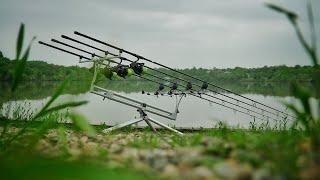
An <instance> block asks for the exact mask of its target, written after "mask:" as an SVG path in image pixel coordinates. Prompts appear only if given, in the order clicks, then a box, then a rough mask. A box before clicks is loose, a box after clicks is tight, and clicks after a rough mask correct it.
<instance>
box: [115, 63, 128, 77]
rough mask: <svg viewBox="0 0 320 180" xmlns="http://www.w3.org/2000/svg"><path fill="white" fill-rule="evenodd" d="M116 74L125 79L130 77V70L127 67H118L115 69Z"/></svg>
mask: <svg viewBox="0 0 320 180" xmlns="http://www.w3.org/2000/svg"><path fill="white" fill-rule="evenodd" d="M114 72H116V73H117V75H118V76H120V77H122V78H125V77H126V76H128V75H129V76H130V75H131V74H130V68H129V66H127V65H118V66H116V67H115V68H114Z"/></svg>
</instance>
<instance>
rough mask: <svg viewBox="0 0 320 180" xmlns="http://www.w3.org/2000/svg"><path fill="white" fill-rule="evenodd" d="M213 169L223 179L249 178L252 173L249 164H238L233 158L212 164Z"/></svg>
mask: <svg viewBox="0 0 320 180" xmlns="http://www.w3.org/2000/svg"><path fill="white" fill-rule="evenodd" d="M213 170H214V172H215V173H216V174H217V175H218V176H219V177H220V178H223V179H251V177H252V173H253V170H252V167H251V166H250V165H248V164H241V165H240V164H238V163H236V162H235V161H234V160H229V161H225V162H221V163H218V164H216V165H214V167H213Z"/></svg>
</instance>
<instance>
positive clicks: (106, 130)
mask: <svg viewBox="0 0 320 180" xmlns="http://www.w3.org/2000/svg"><path fill="white" fill-rule="evenodd" d="M143 120H144V119H142V118H140V119H133V120H130V121H127V122H124V123H121V124H118V125H115V126H113V127H110V128H107V129H104V130H103V132H104V133H109V132H111V131H114V130H116V129H120V128H123V127H126V126H130V125H132V124H135V123H138V122H140V121H143Z"/></svg>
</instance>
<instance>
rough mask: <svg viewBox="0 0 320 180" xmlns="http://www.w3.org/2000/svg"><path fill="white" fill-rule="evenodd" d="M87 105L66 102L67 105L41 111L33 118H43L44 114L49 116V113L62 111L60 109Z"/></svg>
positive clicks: (82, 102) (83, 102)
mask: <svg viewBox="0 0 320 180" xmlns="http://www.w3.org/2000/svg"><path fill="white" fill-rule="evenodd" d="M87 103H88V101H80V102H67V103H64V104H61V105H57V106H55V107H52V108H49V109H47V110H44V111H41V113H38V114H37V116H35V117H34V118H35V119H36V118H38V117H41V116H44V115H46V114H49V113H51V112H55V111H59V110H62V109H65V108H68V107H77V106H81V105H84V104H87Z"/></svg>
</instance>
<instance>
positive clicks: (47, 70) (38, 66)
mask: <svg viewBox="0 0 320 180" xmlns="http://www.w3.org/2000/svg"><path fill="white" fill-rule="evenodd" d="M14 66H15V61H14V60H10V59H8V58H6V57H1V54H0V81H10V80H11V79H12V78H13V77H12V74H13V70H14ZM69 76H70V78H71V80H73V81H78V80H89V79H90V78H91V77H92V73H90V72H89V69H88V68H84V67H78V66H69V67H66V66H59V65H54V64H48V63H46V62H43V61H28V62H27V64H26V69H25V72H24V74H23V78H22V79H23V80H24V81H61V80H64V79H65V78H66V77H69Z"/></svg>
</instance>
